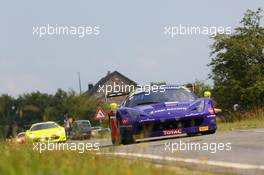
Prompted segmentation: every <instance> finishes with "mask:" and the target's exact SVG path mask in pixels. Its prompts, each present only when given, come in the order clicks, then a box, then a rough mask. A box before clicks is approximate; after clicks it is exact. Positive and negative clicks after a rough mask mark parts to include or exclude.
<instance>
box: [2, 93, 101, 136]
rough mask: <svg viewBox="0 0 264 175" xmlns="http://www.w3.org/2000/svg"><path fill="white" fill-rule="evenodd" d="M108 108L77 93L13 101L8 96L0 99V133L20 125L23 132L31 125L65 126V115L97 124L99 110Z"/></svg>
mask: <svg viewBox="0 0 264 175" xmlns="http://www.w3.org/2000/svg"><path fill="white" fill-rule="evenodd" d="M99 106H101V107H105V104H103V102H102V101H101V100H99V99H95V98H93V97H90V96H88V95H86V94H82V95H79V94H77V93H75V92H74V91H70V92H65V91H63V90H61V89H58V90H57V92H56V93H55V94H54V95H50V94H46V93H40V92H38V91H37V92H32V93H29V94H24V95H21V96H19V97H18V98H17V99H14V98H12V97H10V96H8V95H2V96H0V133H3V130H4V128H5V127H10V126H11V125H12V124H14V123H15V124H18V126H19V127H20V130H23V129H26V128H28V127H29V126H30V125H31V124H32V123H35V122H41V121H56V122H59V123H63V120H64V114H65V113H68V114H69V116H70V117H74V118H75V119H89V120H90V121H91V122H92V123H96V124H97V123H98V122H97V121H94V114H95V112H96V110H97V108H98V107H99Z"/></svg>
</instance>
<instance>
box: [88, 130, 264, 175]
mask: <svg viewBox="0 0 264 175" xmlns="http://www.w3.org/2000/svg"><path fill="white" fill-rule="evenodd" d="M85 142H91V140H87V141H85ZM92 142H99V143H100V145H101V147H100V151H99V152H97V154H98V155H102V156H121V157H124V158H128V159H143V160H146V161H152V162H154V163H157V164H165V165H169V166H179V167H186V168H188V169H193V170H202V171H203V170H205V171H211V172H221V173H235V174H252V175H253V174H260V175H261V174H264V129H250V130H235V131H226V132H217V133H216V134H213V135H204V136H194V137H187V136H180V137H173V138H160V139H156V140H151V141H142V142H139V143H135V144H131V145H120V146H113V145H112V144H111V141H110V140H109V139H97V140H92ZM180 144H182V147H181V150H180ZM184 145H185V147H184ZM187 145H189V149H188V147H187ZM190 145H192V147H191V146H190ZM216 145H217V149H216ZM195 146H196V147H195ZM199 146H200V147H199ZM202 147H203V148H208V149H203V150H201V148H202ZM191 148H192V149H191ZM194 148H196V150H195V149H194ZM198 148H200V149H198Z"/></svg>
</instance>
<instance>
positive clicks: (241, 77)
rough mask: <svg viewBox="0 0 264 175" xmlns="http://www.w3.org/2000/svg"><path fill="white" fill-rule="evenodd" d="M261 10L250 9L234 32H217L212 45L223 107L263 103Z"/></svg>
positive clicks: (215, 78)
mask: <svg viewBox="0 0 264 175" xmlns="http://www.w3.org/2000/svg"><path fill="white" fill-rule="evenodd" d="M261 14H262V9H258V10H257V11H251V10H247V11H246V13H245V14H244V17H243V19H242V20H241V22H240V23H241V25H242V26H240V27H237V28H235V30H234V32H233V33H232V34H231V35H227V34H218V35H217V36H216V37H215V38H214V43H213V45H212V46H211V49H212V52H211V58H212V61H211V63H210V64H209V66H210V67H211V68H212V72H211V74H210V76H209V77H210V78H212V79H213V81H214V94H215V98H216V100H217V102H218V103H219V104H220V105H221V106H222V107H224V108H231V107H232V106H233V105H234V104H239V105H241V106H243V107H244V108H247V107H251V106H256V105H258V106H261V105H263V104H264V28H263V27H262V26H260V20H261V18H262V15H261Z"/></svg>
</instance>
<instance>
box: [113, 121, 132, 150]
mask: <svg viewBox="0 0 264 175" xmlns="http://www.w3.org/2000/svg"><path fill="white" fill-rule="evenodd" d="M116 125H117V137H116V139H114V140H112V143H113V144H114V145H121V144H123V145H128V144H133V143H135V140H134V139H133V137H132V136H126V137H124V136H123V133H122V132H121V129H120V120H117V124H116Z"/></svg>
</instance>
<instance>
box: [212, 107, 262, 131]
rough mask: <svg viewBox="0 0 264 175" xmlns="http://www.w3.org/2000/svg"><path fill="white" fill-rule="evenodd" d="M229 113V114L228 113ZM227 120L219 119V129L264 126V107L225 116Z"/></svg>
mask: <svg viewBox="0 0 264 175" xmlns="http://www.w3.org/2000/svg"><path fill="white" fill-rule="evenodd" d="M227 115H228V114H227ZM225 118H227V119H226V120H225V121H219V122H218V123H217V124H218V130H220V131H227V130H235V129H253V128H264V109H263V108H258V109H252V110H250V111H247V112H236V113H232V114H229V115H228V116H225Z"/></svg>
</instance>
